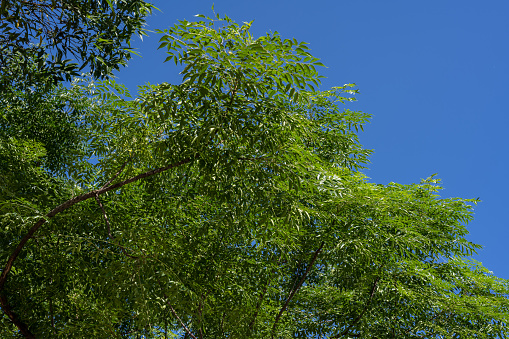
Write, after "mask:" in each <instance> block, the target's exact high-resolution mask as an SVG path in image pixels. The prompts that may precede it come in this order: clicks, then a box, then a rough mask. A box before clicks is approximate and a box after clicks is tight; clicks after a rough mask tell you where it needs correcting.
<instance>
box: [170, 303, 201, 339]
mask: <svg viewBox="0 0 509 339" xmlns="http://www.w3.org/2000/svg"><path fill="white" fill-rule="evenodd" d="M164 297H165V298H166V299H168V297H167V296H166V295H165V296H164ZM166 303H167V304H168V306H170V310H171V313H173V315H174V316H175V318H177V319H178V321H179V322H180V324H181V325H182V327H183V328H184V330H185V331H186V334H187V335H189V336H191V338H193V339H196V337H195V336H194V335H193V334H192V333H191V331H190V330H189V329H188V328H187V326H186V325H185V324H184V322H182V320H181V319H180V318H179V316H178V315H177V312H175V310H174V309H173V306H171V304H170V302H169V301H168V300H166ZM187 335H186V336H187Z"/></svg>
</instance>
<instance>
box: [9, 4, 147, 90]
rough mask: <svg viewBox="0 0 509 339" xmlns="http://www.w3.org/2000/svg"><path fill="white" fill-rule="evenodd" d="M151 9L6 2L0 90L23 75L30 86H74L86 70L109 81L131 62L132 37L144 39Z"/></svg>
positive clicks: (107, 5)
mask: <svg viewBox="0 0 509 339" xmlns="http://www.w3.org/2000/svg"><path fill="white" fill-rule="evenodd" d="M152 8H153V6H152V5H151V4H148V3H147V2H145V1H143V0H129V1H126V0H114V1H112V0H100V1H90V0H79V1H77V0H26V1H13V0H2V2H1V5H0V76H1V82H0V86H1V88H2V89H6V88H8V87H10V86H12V84H11V82H12V80H13V79H12V75H13V74H14V75H15V77H16V78H17V77H19V76H20V74H19V72H21V75H22V77H23V78H25V80H26V81H28V82H30V83H31V82H32V81H36V80H37V79H38V78H45V77H48V76H50V77H51V78H52V79H53V81H59V80H64V79H65V80H70V79H71V76H73V75H78V73H77V72H78V71H79V70H82V69H83V68H84V67H86V66H88V67H89V68H90V71H91V74H92V75H93V76H94V77H95V78H104V77H107V76H109V75H111V74H112V72H113V70H118V69H119V66H120V65H125V64H126V62H127V60H129V59H130V58H131V53H132V52H133V49H132V48H131V47H130V39H131V37H132V35H133V34H139V35H140V36H142V35H144V34H146V30H145V28H144V27H143V26H144V24H145V17H146V16H147V15H148V14H149V13H150V12H151V10H152ZM69 57H70V58H69ZM66 58H67V59H66ZM72 58H74V59H75V61H77V63H76V62H73V60H72ZM30 65H35V69H34V68H33V67H30ZM16 72H18V73H16Z"/></svg>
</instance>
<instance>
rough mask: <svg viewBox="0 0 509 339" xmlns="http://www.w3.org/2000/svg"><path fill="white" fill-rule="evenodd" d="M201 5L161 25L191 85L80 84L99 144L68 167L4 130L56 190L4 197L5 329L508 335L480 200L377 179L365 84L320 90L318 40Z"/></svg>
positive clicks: (433, 183) (77, 89)
mask: <svg viewBox="0 0 509 339" xmlns="http://www.w3.org/2000/svg"><path fill="white" fill-rule="evenodd" d="M200 17H201V19H202V20H201V21H197V22H188V21H180V22H179V23H178V24H177V25H175V26H173V27H171V28H169V29H167V30H165V31H163V32H161V33H162V34H163V37H162V38H161V48H166V50H167V53H168V60H171V61H174V62H175V63H177V64H181V65H182V66H184V69H183V72H182V76H183V81H182V83H180V84H167V83H163V84H160V85H146V86H144V87H141V88H140V92H139V94H138V95H137V97H136V98H135V99H132V98H131V97H130V95H129V93H128V92H127V91H126V89H125V88H124V87H122V86H120V85H118V84H116V83H114V82H112V81H106V82H102V83H98V84H95V85H93V87H87V86H81V85H79V84H76V85H75V86H74V87H73V88H72V89H70V91H74V92H73V93H76V96H78V93H79V96H80V97H81V98H82V101H81V105H82V106H81V107H82V111H83V112H86V116H87V118H86V119H85V120H84V121H85V122H84V123H81V124H76V125H75V126H77V127H79V130H80V131H81V134H80V138H82V139H81V140H82V141H81V142H84V140H86V142H84V143H83V145H84V146H83V147H86V149H85V150H84V153H83V154H86V155H88V156H89V158H88V159H87V158H84V157H83V156H82V155H80V156H79V157H77V158H76V160H75V161H74V162H70V163H71V164H72V165H70V166H68V167H67V168H68V170H67V172H66V173H67V177H65V178H63V177H60V179H58V180H60V181H58V180H57V179H55V177H54V176H52V175H51V174H50V173H49V172H47V171H42V170H41V169H40V167H39V166H37V159H39V158H40V157H41V156H43V155H44V149H43V148H42V146H41V144H40V143H35V142H34V143H29V144H27V143H22V142H20V143H16V142H14V141H8V142H7V143H4V144H2V147H1V148H0V157H6V159H9V160H8V161H21V162H23V166H25V167H24V168H26V169H27V171H26V175H27V176H30V177H31V178H34V179H33V181H34V182H35V184H34V185H31V187H32V186H36V187H37V189H40V188H44V189H45V193H44V194H43V196H45V197H47V199H36V198H33V197H35V195H29V196H27V198H25V197H23V196H22V194H21V193H16V194H14V195H10V196H7V197H4V198H3V200H2V201H0V203H1V204H2V205H0V206H1V207H0V208H1V212H2V213H1V219H0V220H1V226H2V229H1V232H2V237H1V239H3V240H2V246H0V257H1V258H2V260H3V261H4V262H6V263H7V264H6V266H5V267H4V269H3V270H2V276H1V277H0V292H1V294H0V301H1V302H2V310H3V311H4V313H5V316H4V317H3V318H2V320H1V321H2V324H3V325H4V326H3V327H2V328H1V329H0V331H1V332H0V333H1V334H2V337H5V338H8V337H16V336H17V335H19V334H20V333H22V334H24V335H25V336H27V337H31V336H32V337H33V336H37V337H62V338H69V337H73V338H90V337H92V338H93V337H105V336H111V337H123V338H131V337H134V336H145V337H147V338H149V337H150V338H157V337H181V338H225V337H229V338H271V337H272V338H314V337H321V338H325V337H327V338H352V337H362V338H396V337H397V338H420V337H425V338H441V337H456V338H497V337H504V336H505V334H506V333H507V332H508V329H507V325H506V324H507V321H508V320H509V319H508V314H509V312H508V311H509V310H508V307H509V302H508V299H507V294H508V288H509V286H508V282H507V281H505V280H502V279H499V278H496V277H494V276H493V275H492V274H491V273H490V272H489V271H487V270H486V269H485V268H484V267H482V265H481V264H480V263H478V262H475V261H473V260H470V259H468V257H469V256H470V255H471V254H473V253H475V251H476V249H478V248H479V246H478V245H475V244H473V243H471V242H469V241H467V240H466V239H465V236H466V235H467V233H468V232H467V230H466V227H465V225H466V223H467V222H468V221H470V220H471V218H472V205H473V204H475V203H476V202H477V201H476V200H469V199H459V198H447V199H444V198H441V197H440V196H439V192H440V189H441V188H440V186H439V180H438V179H436V178H435V177H433V176H432V177H430V178H428V179H426V180H423V181H422V182H421V183H420V184H413V185H399V184H395V183H391V184H389V185H376V184H372V183H369V182H368V181H367V179H366V177H365V176H364V175H363V174H362V173H361V170H362V168H364V167H363V166H365V164H366V163H367V161H368V156H369V154H370V152H371V151H369V150H365V149H363V148H362V146H361V145H360V144H359V141H358V137H357V134H358V132H359V130H362V126H363V124H365V123H367V121H368V119H369V116H368V115H367V114H365V113H362V112H355V111H350V110H348V109H342V108H341V104H343V103H349V102H351V101H354V94H355V93H356V89H355V87H354V86H353V85H344V86H341V87H335V88H333V89H331V90H328V91H319V90H318V89H317V88H318V86H319V85H320V84H319V79H320V76H319V74H318V71H317V67H319V66H320V65H321V64H320V63H319V61H318V59H316V58H314V57H313V56H312V55H311V54H310V53H309V50H308V48H307V46H306V44H305V43H299V42H297V41H296V40H294V39H292V40H289V39H282V38H281V37H280V36H279V34H278V33H272V34H267V35H265V36H262V37H259V38H254V37H253V36H252V35H251V34H250V32H249V28H250V25H251V23H244V24H243V25H237V24H236V23H234V22H233V21H231V20H230V19H229V18H228V17H224V18H220V17H219V16H217V17H216V18H214V19H210V18H206V17H204V16H200ZM60 97H61V96H60ZM13 100H14V99H9V101H13ZM55 100H57V99H55ZM63 100H64V101H63V102H66V101H65V100H66V99H63ZM64 127H65V126H64ZM57 130H60V127H59V129H57ZM61 130H62V131H64V133H65V128H62V129H61ZM10 140H13V139H10ZM66 147H67V146H66ZM14 148H18V149H21V150H22V152H21V153H20V152H18V151H16V152H14V151H13V149H14ZM23 152H24V153H23ZM48 152H49V151H48ZM15 154H27V156H26V157H25V156H19V155H15ZM10 159H13V160H10ZM16 159H17V160H16ZM13 164H14V162H13ZM13 166H14V165H13ZM9 173H10V171H9V169H8V168H6V169H3V168H2V172H1V175H4V177H5V178H7V179H6V182H8V184H6V185H3V186H0V187H2V188H4V187H5V190H9V191H10V192H18V191H20V190H21V188H19V184H18V182H20V181H19V180H18V181H15V180H14V179H12V177H11V176H10V175H11V174H9ZM51 187H58V189H56V190H53V189H51ZM34 194H35V193H34ZM37 196H39V195H37ZM59 203H60V205H58V204H59ZM55 206H57V207H55ZM44 211H50V212H44ZM45 213H46V214H45ZM19 244H21V245H19ZM18 250H19V251H18ZM8 318H9V319H10V321H9V320H8ZM18 330H19V332H17V331H18Z"/></svg>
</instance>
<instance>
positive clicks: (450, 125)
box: [117, 0, 509, 279]
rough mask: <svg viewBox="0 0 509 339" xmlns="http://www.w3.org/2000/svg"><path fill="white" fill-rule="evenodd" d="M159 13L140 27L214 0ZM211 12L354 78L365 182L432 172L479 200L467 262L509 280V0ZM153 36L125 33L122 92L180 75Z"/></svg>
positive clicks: (284, 4)
mask: <svg viewBox="0 0 509 339" xmlns="http://www.w3.org/2000/svg"><path fill="white" fill-rule="evenodd" d="M154 4H155V5H156V7H158V8H159V9H160V10H161V12H155V13H154V14H153V15H152V16H151V17H150V18H149V19H148V24H149V26H148V29H151V30H155V29H164V28H167V27H169V26H170V25H173V24H174V23H175V22H176V21H177V20H179V19H184V18H185V19H188V20H192V19H194V15H195V14H198V13H201V14H206V15H212V11H211V6H212V1H201V0H200V1H198V0H194V1H193V0H188V1H165V0H162V1H161V0H159V1H157V0H155V1H154ZM214 6H215V11H216V13H219V14H227V15H228V16H229V17H231V18H232V19H234V20H235V21H237V22H239V23H240V22H242V21H251V20H255V21H254V24H253V27H252V28H253V29H252V32H253V33H254V35H255V36H259V35H263V34H264V33H265V32H268V31H278V32H279V33H280V34H281V35H282V36H283V37H284V38H296V39H297V40H299V41H306V42H309V43H310V48H311V53H312V54H313V55H314V56H316V57H318V58H321V59H322V60H321V61H322V62H323V63H324V64H325V65H326V66H327V67H328V68H327V69H323V75H325V76H326V77H327V79H325V81H323V86H322V89H328V88H330V87H331V86H337V85H343V84H345V83H356V84H357V85H358V87H359V89H360V92H361V94H360V95H358V100H359V101H358V102H356V103H354V104H353V105H352V106H350V108H351V109H355V110H361V111H365V112H367V113H370V114H372V115H373V119H372V121H371V124H369V125H368V126H366V128H365V132H364V133H363V134H362V135H361V142H362V144H363V145H364V146H365V147H366V148H372V149H374V150H375V153H374V155H373V156H372V158H371V164H370V165H369V170H367V171H365V174H366V175H367V176H369V177H370V178H371V179H370V180H371V181H372V182H376V183H381V184H387V183H389V182H391V181H393V182H398V183H402V184H410V183H414V182H419V181H420V179H421V178H426V177H428V176H429V175H431V174H433V173H438V176H439V177H440V178H441V179H442V180H443V182H442V183H443V186H444V187H445V190H444V191H442V192H443V193H442V195H443V196H444V197H462V198H476V197H480V198H481V200H482V202H481V203H480V204H479V205H478V206H477V207H476V209H475V220H474V221H473V222H472V223H470V224H469V226H468V229H469V231H470V235H469V240H471V241H473V242H476V243H479V244H482V245H483V246H484V248H483V249H482V250H481V251H480V252H479V255H478V256H476V257H475V259H477V260H480V261H482V262H483V264H484V265H485V266H486V267H488V268H489V269H490V270H492V271H493V272H494V273H495V274H496V275H497V276H499V277H502V278H506V279H509V265H508V264H507V259H509V242H508V239H509V215H508V214H509V199H508V197H506V194H509V183H508V176H509V170H508V166H509V160H507V155H508V153H509V152H508V146H509V142H508V136H509V132H507V129H508V126H509V116H508V114H509V100H508V99H509V95H508V94H509V1H507V0H492V1H482V2H481V1H469V0H463V1H461V0H455V1H452V0H451V1H449V0H431V1H408V0H404V1H403V0H398V1H392V0H388V1H380V0H365V1H343V0H329V1H309V0H308V1H302V0H293V1H289V0H287V1H277V0H271V1H266V0H257V1H239V0H237V1H227V0H215V1H214ZM158 39H159V37H158V34H155V33H152V34H150V36H149V37H148V38H147V37H145V38H144V40H143V42H142V41H140V40H139V39H138V38H136V39H135V42H134V46H135V47H136V48H138V52H140V53H141V55H142V58H139V57H135V58H134V60H131V62H130V63H129V66H128V67H127V68H124V69H122V70H121V71H120V73H118V74H117V76H118V81H119V82H121V83H124V84H125V85H127V86H128V87H129V88H130V89H131V91H133V92H135V91H136V86H138V85H143V84H145V83H147V82H150V83H154V84H156V83H161V82H170V83H176V82H179V81H180V77H179V76H178V70H177V69H176V68H175V64H172V63H166V64H163V60H164V58H165V53H164V51H163V50H159V51H157V50H156V48H157V46H158V43H157V42H158Z"/></svg>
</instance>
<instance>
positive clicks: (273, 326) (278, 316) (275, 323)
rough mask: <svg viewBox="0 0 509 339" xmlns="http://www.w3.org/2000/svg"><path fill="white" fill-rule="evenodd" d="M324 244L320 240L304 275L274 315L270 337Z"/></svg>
mask: <svg viewBox="0 0 509 339" xmlns="http://www.w3.org/2000/svg"><path fill="white" fill-rule="evenodd" d="M324 244H325V243H324V242H323V241H322V243H321V244H320V247H318V249H317V250H316V251H315V254H314V255H313V258H312V259H311V261H310V263H309V265H308V267H307V269H306V272H304V275H303V276H302V279H300V281H299V283H298V284H297V286H295V288H294V289H293V290H292V292H291V293H290V295H289V296H288V299H286V302H285V304H284V305H283V307H281V310H280V311H279V313H278V315H277V317H276V320H275V321H274V325H272V338H274V333H275V332H276V327H277V323H278V321H279V318H281V315H283V312H284V311H285V310H286V307H287V306H288V304H289V303H290V300H292V298H293V296H294V295H295V293H297V291H298V290H299V288H300V287H301V286H302V284H303V283H304V280H306V277H307V275H308V273H309V271H310V270H311V267H313V264H314V263H315V260H316V258H317V257H318V254H319V253H320V251H321V250H322V248H323V245H324Z"/></svg>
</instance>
